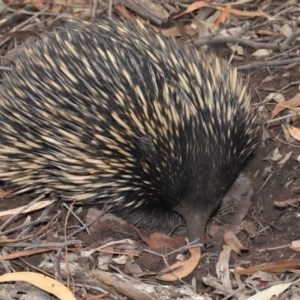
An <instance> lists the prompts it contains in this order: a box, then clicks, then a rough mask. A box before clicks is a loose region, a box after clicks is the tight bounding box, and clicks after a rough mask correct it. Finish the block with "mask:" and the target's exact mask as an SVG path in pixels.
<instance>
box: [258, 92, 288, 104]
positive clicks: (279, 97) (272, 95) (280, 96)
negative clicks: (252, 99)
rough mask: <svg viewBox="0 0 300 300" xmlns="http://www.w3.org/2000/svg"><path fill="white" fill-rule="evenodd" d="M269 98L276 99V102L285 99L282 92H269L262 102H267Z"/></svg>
mask: <svg viewBox="0 0 300 300" xmlns="http://www.w3.org/2000/svg"><path fill="white" fill-rule="evenodd" d="M271 100H274V101H276V102H277V103H281V102H283V101H285V98H284V96H283V94H281V93H270V94H269V95H268V96H267V97H266V98H265V99H264V100H263V102H264V103H265V102H269V101H271Z"/></svg>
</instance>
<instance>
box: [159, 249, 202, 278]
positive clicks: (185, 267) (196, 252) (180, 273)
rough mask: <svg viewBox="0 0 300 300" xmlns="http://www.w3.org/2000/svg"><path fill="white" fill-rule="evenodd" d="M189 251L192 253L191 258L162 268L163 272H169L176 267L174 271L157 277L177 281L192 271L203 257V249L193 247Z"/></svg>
mask: <svg viewBox="0 0 300 300" xmlns="http://www.w3.org/2000/svg"><path fill="white" fill-rule="evenodd" d="M189 251H190V253H191V257H190V258H189V259H187V260H186V261H184V262H181V261H178V262H176V263H175V264H173V265H172V266H170V267H169V268H166V269H163V270H161V272H168V271H169V270H174V269H175V270H174V271H173V272H172V273H168V274H164V275H161V276H157V277H156V279H158V280H163V281H176V280H178V279H181V278H184V277H186V276H188V275H189V274H190V273H192V272H193V271H194V269H195V268H196V267H197V265H198V263H199V260H200V258H201V250H200V248H191V249H190V250H189ZM178 268H179V269H178Z"/></svg>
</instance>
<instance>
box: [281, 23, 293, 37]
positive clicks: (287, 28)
mask: <svg viewBox="0 0 300 300" xmlns="http://www.w3.org/2000/svg"><path fill="white" fill-rule="evenodd" d="M279 31H280V32H281V33H282V34H283V35H284V36H285V37H286V38H289V37H290V36H291V35H292V33H293V30H292V28H291V27H290V25H289V24H284V25H283V26H282V27H281V28H280V29H279Z"/></svg>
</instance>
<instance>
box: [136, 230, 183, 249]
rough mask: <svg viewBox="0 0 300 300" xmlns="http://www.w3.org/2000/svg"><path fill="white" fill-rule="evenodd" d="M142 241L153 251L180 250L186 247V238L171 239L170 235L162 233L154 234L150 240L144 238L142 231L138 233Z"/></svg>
mask: <svg viewBox="0 0 300 300" xmlns="http://www.w3.org/2000/svg"><path fill="white" fill-rule="evenodd" d="M137 231H138V230H137ZM138 233H139V235H140V237H141V239H142V240H143V241H144V242H145V243H146V244H147V245H148V246H149V247H150V248H151V249H160V248H165V247H167V248H170V249H178V248H180V247H183V246H185V245H186V242H185V239H184V238H180V237H178V238H170V237H169V236H168V235H166V234H164V233H161V232H154V233H152V234H151V235H150V237H149V238H147V237H144V236H143V235H142V234H141V232H140V231H138Z"/></svg>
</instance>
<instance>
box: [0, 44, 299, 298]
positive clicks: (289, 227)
mask: <svg viewBox="0 0 300 300" xmlns="http://www.w3.org/2000/svg"><path fill="white" fill-rule="evenodd" d="M211 50H212V51H213V52H215V53H216V54H217V55H219V56H221V57H223V58H225V59H227V60H228V59H229V58H230V55H231V50H230V49H229V48H228V49H227V48H224V47H212V48H211ZM253 61H254V58H253V57H251V56H250V55H247V54H246V55H245V60H244V61H243V64H245V63H251V62H253ZM234 63H236V64H237V65H239V64H240V63H239V62H234ZM243 73H244V75H249V77H250V87H251V90H252V93H253V101H254V107H255V108H256V109H257V110H258V123H259V124H260V125H261V130H260V134H259V137H260V142H259V148H258V149H257V151H256V152H255V154H254V155H253V157H251V159H250V160H249V162H248V165H247V170H248V172H249V173H250V174H252V176H253V195H252V198H251V205H250V207H249V210H248V213H247V216H246V218H245V220H246V221H248V222H249V224H251V225H252V234H250V233H249V232H246V231H245V230H242V231H241V232H239V233H238V234H237V236H238V238H239V240H240V241H241V242H242V244H243V246H244V247H245V248H247V249H248V250H245V251H242V253H241V254H240V255H238V254H236V253H234V252H232V253H231V258H230V267H235V266H243V267H248V266H253V265H259V264H262V263H267V262H272V261H273V262H276V261H278V260H284V259H297V258H298V259H300V253H299V254H297V253H296V252H294V251H292V250H290V249H289V248H288V245H290V244H291V243H292V242H293V241H295V240H299V239H300V230H299V224H300V220H299V218H300V208H299V206H298V205H297V204H295V205H291V204H290V205H286V206H284V207H278V206H275V205H274V201H283V202H284V201H288V200H294V199H298V198H300V175H299V174H300V172H299V170H300V156H299V155H300V144H299V142H296V141H287V139H286V136H285V134H284V130H283V128H282V126H281V125H280V124H274V125H272V124H270V125H269V126H267V125H266V122H267V121H268V120H269V119H270V115H271V111H272V110H273V108H274V106H275V102H273V104H272V102H271V104H270V102H268V103H267V104H266V103H265V102H264V101H263V100H264V99H265V98H266V97H267V96H268V95H269V94H270V93H277V92H278V91H280V90H281V89H283V88H284V87H286V86H287V85H289V84H290V83H292V82H297V81H299V80H300V67H299V65H298V64H291V65H285V66H280V67H272V68H260V69H252V70H251V71H244V72H243ZM298 85H299V84H295V85H291V86H290V87H289V88H287V89H285V90H284V91H283V92H282V94H283V95H284V96H285V99H286V100H288V99H291V98H292V97H293V96H294V95H295V94H297V93H298V89H299V87H298ZM298 123H299V122H298ZM298 123H297V121H295V123H294V125H295V126H297V125H299V124H298ZM289 155H290V156H289ZM287 156H289V158H288V159H287V160H286V161H284V162H283V163H281V162H282V159H283V158H284V157H287ZM4 190H6V189H5V188H4ZM31 199H32V197H31V195H21V196H17V197H12V198H9V200H8V199H6V198H4V199H0V206H1V210H2V211H5V210H8V209H12V208H15V207H20V206H22V205H26V204H28V202H29V201H30V200H31ZM73 210H74V212H76V215H77V216H78V217H79V218H80V219H81V220H82V221H83V222H84V223H85V224H87V223H88V222H89V220H90V215H89V214H90V213H94V211H93V210H91V208H90V207H78V206H76V207H74V208H73ZM40 215H41V213H40V212H33V213H31V214H30V218H31V220H36V219H37V218H39V217H40ZM100 215H101V213H100ZM27 216H28V214H25V215H22V216H19V217H18V218H17V219H15V220H14V222H12V223H11V224H10V225H9V226H8V227H6V228H5V230H8V229H10V228H15V229H16V228H17V226H19V225H21V224H23V223H24V220H25V218H26V217H27ZM47 217H48V219H46V220H45V221H44V222H43V223H42V224H38V225H37V226H35V227H34V228H33V229H31V232H30V235H31V240H33V241H35V234H37V233H38V232H39V231H40V230H44V232H43V234H41V235H39V237H38V239H37V243H39V242H41V241H42V242H43V243H49V244H51V243H53V245H54V243H56V242H64V241H65V239H64V238H65V235H66V234H69V233H71V232H73V231H76V229H78V228H80V225H79V222H78V219H76V218H75V217H74V216H72V215H69V213H68V211H67V210H66V208H65V207H63V205H62V203H61V202H60V201H57V203H56V204H54V206H53V207H52V208H51V210H50V211H49V213H48V215H47ZM52 218H53V219H52ZM232 218H233V213H228V214H225V215H221V216H220V218H219V217H218V216H216V218H215V219H214V220H213V221H211V224H212V223H217V224H218V225H219V226H220V227H222V225H223V224H226V223H230V222H231V220H232ZM100 220H101V221H98V222H95V223H94V224H92V225H91V226H90V227H89V230H90V232H89V234H88V233H87V231H82V232H79V233H77V234H76V235H75V236H74V237H72V238H75V239H76V240H79V241H80V244H79V245H78V246H76V247H78V248H76V247H74V248H73V251H74V253H76V249H82V248H84V249H90V248H95V247H98V246H100V245H103V244H105V243H107V242H111V241H118V240H123V239H130V240H133V241H135V242H136V245H137V247H138V249H139V251H138V252H139V255H138V258H136V259H135V263H136V264H137V265H138V266H139V268H140V269H142V270H143V271H146V270H147V272H152V273H156V272H159V271H161V269H162V265H163V260H162V258H161V257H159V256H157V255H154V254H153V253H149V252H145V251H142V250H143V249H145V248H147V245H146V244H145V242H143V241H142V239H141V236H140V234H139V233H138V231H137V230H136V229H133V228H132V226H130V225H129V224H127V223H126V222H124V221H120V220H119V219H118V218H113V217H111V216H110V215H109V216H108V217H107V218H103V217H101V218H100ZM4 222H5V218H2V219H1V221H0V225H1V224H2V223H4ZM46 224H47V225H49V226H48V227H45V226H46ZM20 231H21V229H20V230H15V231H13V232H12V233H10V232H7V234H6V235H5V237H6V238H7V239H11V240H12V241H13V240H18V236H17V235H18V234H19V233H20ZM142 232H143V236H149V235H150V233H151V232H147V230H143V231H142ZM21 242H22V239H19V243H18V244H17V245H15V246H14V247H15V249H18V250H20V249H23V248H22V246H21V244H20V243H21ZM7 246H9V245H7ZM10 247H11V246H10ZM25 248H26V247H25ZM25 248H24V249H25ZM9 249H11V248H9ZM161 251H162V252H164V251H165V252H167V250H166V249H164V250H161ZM219 252H220V249H215V248H213V247H212V248H208V249H205V248H204V249H203V254H202V258H201V260H200V264H199V266H198V267H197V268H196V269H195V270H194V272H193V273H192V274H191V275H190V276H189V277H187V278H185V279H184V280H186V282H188V283H190V280H191V278H192V277H195V278H196V280H197V291H198V292H200V291H201V292H210V291H211V289H210V288H207V287H206V286H205V285H204V284H203V282H202V277H203V276H207V275H208V274H211V275H213V276H215V273H216V271H215V265H216V262H217V260H218V255H219ZM185 255H186V257H187V256H188V255H187V253H185ZM44 260H45V254H38V253H35V254H34V255H30V256H27V257H21V258H20V259H19V258H14V259H12V260H11V261H10V263H11V265H12V266H13V268H14V270H24V269H30V270H31V269H35V268H39V266H40V263H41V262H43V261H44ZM96 261H97V260H96V257H92V256H91V257H89V258H88V259H82V260H81V262H80V263H81V264H83V265H85V267H86V268H88V269H92V268H93V267H94V266H95V264H96ZM110 266H111V267H112V265H110ZM120 266H121V267H120V269H122V272H124V273H127V274H128V273H129V271H128V270H126V267H124V266H123V265H122V264H121V265H120ZM111 267H110V268H109V270H110V271H113V270H112V268H111ZM127 267H128V266H127ZM6 272H7V270H6V268H5V266H4V265H3V264H0V274H4V273H6ZM171 284H173V285H175V286H176V285H178V284H179V283H178V282H175V283H174V282H173V283H171ZM107 299H109V298H107ZM216 299H217V298H216Z"/></svg>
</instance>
